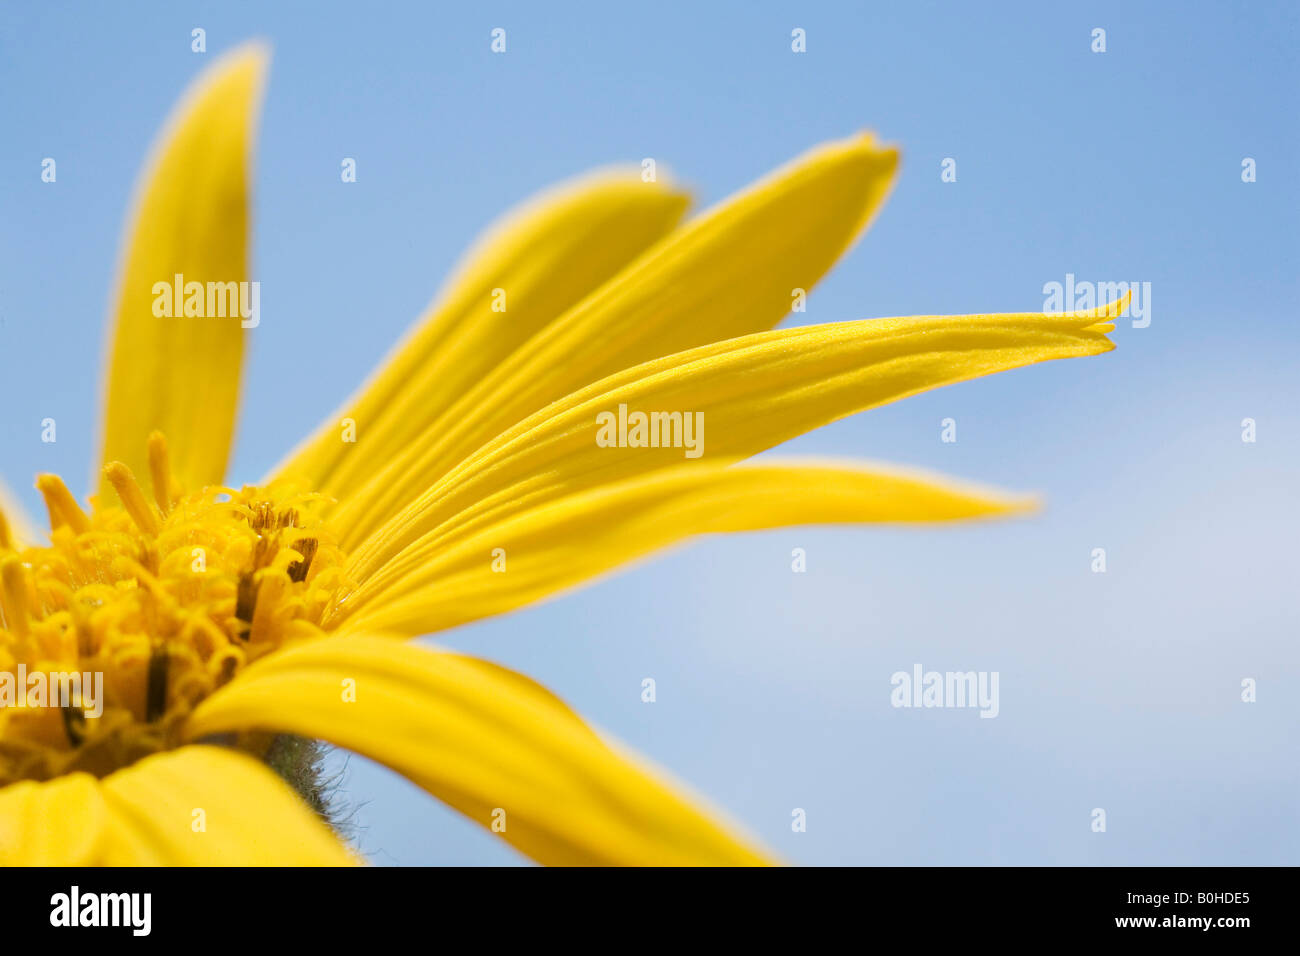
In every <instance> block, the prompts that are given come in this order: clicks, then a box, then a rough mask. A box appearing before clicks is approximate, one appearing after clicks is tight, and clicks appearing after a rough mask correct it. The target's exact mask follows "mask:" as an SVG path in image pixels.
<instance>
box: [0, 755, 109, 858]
mask: <svg viewBox="0 0 1300 956" xmlns="http://www.w3.org/2000/svg"><path fill="white" fill-rule="evenodd" d="M108 821H109V812H108V808H107V807H106V806H105V805H104V801H103V799H102V798H101V796H100V793H99V781H97V780H96V779H95V778H94V777H92V776H90V775H89V774H84V773H77V774H71V775H69V776H66V777H59V778H58V779H56V780H51V781H50V782H48V783H33V782H31V781H23V782H22V783H15V784H10V785H9V786H7V787H5V788H4V789H0V866H93V865H95V864H97V863H99V862H100V847H101V845H102V844H103V842H104V841H105V839H106V837H107V832H108V830H109V826H108Z"/></svg>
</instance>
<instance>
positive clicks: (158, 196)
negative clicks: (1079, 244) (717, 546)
mask: <svg viewBox="0 0 1300 956" xmlns="http://www.w3.org/2000/svg"><path fill="white" fill-rule="evenodd" d="M265 63H266V54H265V51H263V50H262V49H261V48H260V47H258V46H248V47H244V48H241V49H239V50H237V51H235V52H234V53H232V54H230V55H228V56H227V57H226V58H224V59H223V60H222V61H221V62H220V63H219V64H217V65H216V66H214V67H213V68H212V69H211V70H210V71H209V72H208V74H207V75H205V76H204V77H203V78H202V79H201V80H200V81H199V82H198V84H197V85H196V87H195V89H194V91H193V92H192V93H191V95H190V96H189V97H188V98H187V100H186V101H185V102H184V103H183V104H182V106H181V107H180V108H179V109H178V112H177V114H176V117H175V119H174V120H173V121H172V123H171V124H170V126H169V128H168V129H167V131H166V132H165V133H164V134H163V136H162V139H161V141H160V145H159V147H158V151H157V153H156V154H155V157H154V159H153V161H152V162H151V164H150V167H149V169H148V171H147V172H146V175H145V178H144V181H143V187H142V191H141V194H140V197H139V199H138V202H137V209H136V215H135V220H134V222H133V224H132V226H131V228H130V230H129V232H128V237H127V243H126V255H125V258H124V260H123V266H122V277H121V283H120V286H119V289H118V293H117V298H116V304H115V308H114V311H113V315H112V322H113V326H112V338H111V351H110V357H109V363H108V380H107V387H106V395H105V403H104V415H103V422H104V425H103V443H102V445H103V453H102V455H101V457H100V461H99V463H98V464H97V466H96V477H95V492H94V494H92V495H91V498H90V505H89V507H88V508H86V507H83V505H82V504H81V503H80V502H78V500H77V499H76V497H75V496H74V495H73V494H72V493H71V492H70V491H69V490H68V488H67V486H66V485H65V484H64V482H63V481H62V480H61V479H59V478H58V477H56V476H53V475H42V476H40V477H39V478H38V480H37V486H38V488H39V489H40V491H41V493H42V495H43V496H44V499H45V502H46V506H47V510H48V512H49V524H50V533H49V535H48V539H46V540H41V539H39V537H38V536H37V535H35V533H34V532H32V531H31V530H30V525H29V523H27V522H24V521H22V520H21V516H20V515H19V514H18V513H17V512H16V510H15V509H13V508H12V506H6V509H5V510H6V511H7V516H6V514H5V513H0V612H2V613H3V629H0V704H3V706H0V860H2V861H4V862H9V863H14V862H17V863H40V862H57V863H64V864H78V863H119V864H120V863H227V862H233V863H326V864H330V863H346V862H350V861H351V860H352V859H353V857H352V855H351V854H350V852H349V851H348V850H347V849H345V847H344V846H343V845H342V843H341V842H340V841H339V840H338V839H337V838H336V837H335V836H334V835H333V834H332V833H331V832H330V830H329V828H328V827H327V826H326V824H325V823H324V822H322V820H321V819H319V817H318V815H317V814H315V813H314V812H313V811H312V809H310V808H309V806H308V805H307V804H306V803H304V802H303V800H302V799H301V798H300V795H299V794H296V793H295V792H294V791H293V789H292V788H291V787H290V786H288V785H287V784H286V783H285V782H284V780H282V779H281V777H280V776H277V775H276V774H275V773H274V772H273V771H272V770H271V769H269V768H268V766H267V763H268V760H269V757H270V755H271V754H272V753H273V752H275V748H274V742H275V741H277V740H280V739H283V738H284V737H285V736H286V735H291V736H295V737H304V738H309V739H320V740H324V741H328V742H330V743H332V744H335V745H337V746H340V747H344V748H348V749H351V750H355V751H357V752H359V753H362V754H365V755H367V756H369V757H371V758H373V759H375V760H377V761H379V762H381V763H384V764H386V765H387V766H389V767H391V768H393V769H395V770H397V771H399V772H401V773H403V774H405V775H406V776H407V777H409V778H410V779H411V780H413V781H415V782H416V783H417V784H419V785H420V786H422V787H424V788H425V789H426V790H428V791H429V792H430V793H432V794H434V795H435V796H437V797H439V798H440V799H442V800H444V801H445V802H447V803H448V804H450V805H451V806H453V807H455V808H456V809H458V810H460V811H461V812H463V813H465V814H466V815H468V816H469V817H471V818H472V819H474V820H476V821H477V822H479V823H481V824H482V825H484V826H486V827H489V828H491V829H492V830H493V832H496V833H498V834H499V835H500V836H501V837H502V838H503V839H505V840H507V841H509V842H511V843H512V844H513V845H514V846H515V847H517V848H518V849H519V850H521V851H522V852H524V853H526V854H528V855H529V856H531V857H533V858H534V859H537V860H539V861H542V862H548V863H673V864H680V863H757V862H764V861H765V860H767V859H769V856H768V855H767V854H766V853H765V852H764V851H763V850H762V849H761V848H759V847H758V846H757V845H756V844H755V843H754V841H753V840H751V839H749V838H748V837H746V836H744V835H743V834H741V833H740V831H739V830H737V829H736V828H735V827H734V826H732V825H730V824H726V823H723V822H721V819H720V817H719V815H718V814H717V813H715V812H713V811H709V810H706V809H703V807H702V804H701V803H700V801H699V800H698V799H697V798H694V797H689V796H686V795H685V792H684V790H683V789H682V788H681V787H680V786H679V785H677V784H674V783H671V782H669V781H668V780H667V778H666V777H665V776H664V775H663V774H662V773H661V772H659V771H656V770H653V769H652V768H650V767H648V766H647V765H646V764H645V763H644V762H642V761H641V760H639V759H638V758H635V757H633V756H631V755H630V754H628V753H627V752H626V751H624V750H623V749H621V748H619V747H618V746H616V745H615V744H613V743H611V742H610V741H608V740H607V739H605V738H604V737H602V736H601V735H600V734H598V733H597V732H596V731H594V730H593V729H592V728H591V727H590V726H589V725H588V724H586V723H585V722H584V721H583V720H582V719H581V718H579V717H578V716H577V715H576V714H574V713H573V712H572V711H571V710H570V709H569V708H568V707H567V706H566V705H564V704H563V703H562V702H561V701H559V700H558V699H557V698H555V697H554V696H553V695H552V694H550V693H549V692H548V691H546V690H545V689H543V688H542V687H540V686H538V685H537V684H535V683H533V682H532V681H530V680H528V679H527V678H526V677H523V676H522V675H519V674H516V673H514V672H511V671H509V670H507V669H505V668H503V667H500V666H498V665H496V664H492V663H489V662H488V661H486V660H482V659H479V658H476V657H473V656H469V655H466V654H460V653H451V652H449V651H444V650H438V649H435V648H429V647H420V646H415V645H413V644H411V643H407V642H406V641H405V640H404V639H406V638H411V637H416V636H420V635H425V634H431V633H436V632H438V631H441V630H445V629H447V628H450V627H453V626H456V625H459V624H462V623H466V622H468V621H472V620H476V619H478V618H482V617H486V616H490V615H494V614H500V613H503V612H506V611H510V610H513V609H515V608H518V607H521V606H524V605H526V604H529V603H531V602H534V601H537V600H541V599H544V598H546V597H548V596H551V595H554V594H556V593H558V592H561V591H564V590H566V589H568V588H571V587H573V586H576V585H579V584H581V583H583V582H586V581H589V580H591V579H593V578H595V577H597V576H599V575H601V574H604V573H606V572H609V571H612V570H614V569H616V568H617V567H619V566H620V565H623V564H625V563H627V562H629V561H632V560H634V559H637V558H640V557H643V556H646V555H648V554H651V553H653V552H655V551H657V550H660V549H662V548H665V547H667V546H670V545H672V544H674V543H676V542H678V541H681V540H682V539H684V538H686V537H689V536H691V535H697V534H702V533H711V532H732V531H746V530H755V529H762V528H772V527H778V526H784V525H797V524H808V523H875V522H931V521H950V520H958V519H967V518H979V517H993V516H1002V515H1010V514H1015V513H1018V512H1021V511H1024V510H1026V509H1027V508H1029V507H1031V506H1032V502H1030V501H1028V500H1026V499H1024V498H1020V497H1014V496H1008V495H1003V494H999V493H996V492H992V491H988V490H984V489H979V488H974V487H971V486H967V485H964V484H960V483H956V482H952V481H948V480H943V479H938V478H935V477H933V476H928V475H924V474H920V473H915V472H909V471H905V470H899V469H895V468H888V467H883V466H874V465H865V464H836V463H830V462H779V461H766V462H764V463H762V464H753V465H750V464H743V463H742V462H743V461H744V459H747V458H749V457H751V456H753V455H754V454H756V453H758V452H760V451H763V450H765V449H768V448H771V447H773V446H775V445H777V444H779V443H781V442H783V441H785V440H786V439H789V438H792V437H794V436H796V435H799V434H801V433H803V432H806V431H809V430H811V429H813V428H816V427H818V426H820V425H822V424H825V423H828V422H831V421H834V420H836V419H838V418H842V417H844V416H846V415H850V414H853V413H855V412H858V411H861V410H863V409H866V408H871V407H874V406H877V405H881V404H884V403H887V402H891V401H895V400H897V399H900V398H904V397H906V396H908V395H912V394H915V393H917V392H920V391H924V390H926V389H930V388H935V387H938V386H941V385H945V384H949V383H952V382H958V381H963V380H966V379H970V378H974V377H977V376H980V375H985V374H989V373H992V372H997V371H1001V370H1004V369H1010V368H1014V367H1017V366H1021V365H1027V364H1030V363H1033V362H1040V361H1045V360H1048V359H1055V358H1066V357H1072V356H1086V355H1096V354H1099V353H1101V352H1105V351H1107V350H1109V349H1110V348H1111V347H1112V346H1111V343H1110V342H1109V340H1108V339H1107V338H1106V335H1105V333H1106V332H1107V331H1109V330H1110V329H1111V328H1112V326H1111V324H1110V322H1109V321H1108V319H1109V318H1110V317H1112V316H1114V315H1116V314H1118V309H1119V308H1120V307H1122V304H1112V305H1111V306H1110V307H1108V308H1107V309H1103V310H1097V311H1094V312H1087V313H1067V314H1062V315H1043V314H1041V313H1020V314H1004V315H966V316H919V317H917V316H914V317H907V318H893V319H878V320H859V321H849V322H842V323H837V324H832V325H820V326H806V327H800V328H790V329H784V330H774V326H775V325H776V324H777V323H778V322H779V321H780V320H781V319H782V318H783V317H784V316H785V315H786V313H787V312H788V311H789V309H790V306H791V303H792V301H793V299H792V297H796V298H797V296H798V295H800V294H803V293H806V291H807V290H808V289H810V288H811V287H812V286H813V285H814V284H815V283H816V282H817V281H818V279H820V278H821V276H822V275H823V274H825V272H826V271H827V270H828V269H829V268H830V267H831V266H832V264H833V263H834V262H835V260H836V259H837V258H838V257H839V256H840V255H841V254H842V253H843V252H844V251H845V249H846V248H847V247H848V246H849V245H850V244H851V243H852V242H853V241H854V239H855V238H856V237H857V236H858V235H859V234H860V233H861V231H862V230H863V229H864V228H865V226H866V224H867V223H868V222H869V221H870V219H871V218H872V216H873V215H874V213H875V212H876V210H877V209H878V208H879V206H880V204H881V203H882V202H883V200H884V199H885V197H886V195H887V194H888V191H889V188H890V185H891V183H892V181H893V177H894V173H895V169H896V166H897V161H898V156H897V153H896V151H895V150H894V149H892V148H890V147H888V146H882V145H880V144H878V143H877V142H876V141H875V140H874V139H873V138H872V137H870V136H865V135H863V136H857V137H853V138H851V139H848V140H845V141H842V142H836V143H830V144H827V145H825V146H822V147H820V148H818V149H815V150H813V151H812V152H809V153H807V154H805V155H804V156H802V157H800V158H799V159H797V160H796V161H794V162H793V163H791V164H790V165H789V166H787V167H785V168H783V169H781V170H778V171H777V172H776V173H774V174H772V175H771V176H769V177H768V178H766V179H764V180H762V181H761V182H759V183H757V184H755V185H754V186H752V187H750V188H749V189H748V190H746V191H744V192H742V193H740V194H739V195H737V196H735V197H733V198H731V199H730V200H728V201H727V202H725V203H723V204H721V205H720V206H718V207H716V208H714V209H712V210H710V211H708V212H706V213H704V214H703V215H701V216H699V217H697V218H695V219H693V220H690V221H687V222H685V223H684V224H683V223H682V221H681V220H682V216H683V215H684V213H685V210H686V207H687V203H688V201H687V197H686V196H685V195H684V194H683V193H682V192H681V191H679V190H678V189H676V188H675V187H673V186H672V185H671V184H668V183H664V182H657V181H652V182H645V181H642V179H641V177H640V176H639V175H637V174H636V173H634V172H630V171H627V170H604V171H601V172H597V173H594V174H591V175H588V176H585V177H582V178H580V179H578V180H575V181H573V182H571V183H568V184H566V185H564V186H562V187H560V188H557V189H555V190H552V191H550V192H547V193H545V194H543V195H542V196H540V197H539V198H538V199H536V200H535V201H533V202H532V203H530V204H528V205H526V206H525V207H523V208H521V209H520V210H519V211H517V212H516V213H515V214H513V215H512V216H510V217H508V219H507V220H505V221H504V222H503V223H502V224H501V225H499V226H498V227H496V228H495V229H494V230H492V231H491V232H490V233H489V234H488V235H487V237H486V238H485V239H484V240H482V241H481V242H480V243H479V244H478V246H476V247H475V249H474V250H473V251H472V252H471V254H470V255H469V257H468V258H467V260H466V262H465V263H464V265H463V266H462V267H461V269H460V270H459V272H458V273H457V274H456V275H455V276H454V277H453V279H452V280H451V282H450V283H449V284H448V286H447V288H446V289H445V291H444V292H443V293H442V295H441V296H440V297H439V299H438V300H437V301H436V302H435V304H434V305H433V306H431V307H430V309H429V311H428V313H427V314H426V315H425V316H423V317H422V318H421V319H420V320H419V321H418V322H417V324H416V325H415V327H414V329H413V331H412V332H411V334H410V335H409V336H408V338H407V339H406V340H405V341H404V342H403V343H402V344H401V346H400V347H399V348H398V349H397V350H396V351H395V352H394V353H393V354H392V356H391V357H390V358H389V359H388V360H387V362H386V363H385V365H384V366H383V367H382V368H381V369H380V370H379V372H378V373H377V374H376V375H375V376H374V378H373V379H372V380H371V381H370V382H369V383H367V384H366V385H365V386H364V387H363V388H362V389H361V390H360V391H359V392H358V393H357V394H356V395H355V396H354V397H353V398H351V399H350V400H348V401H347V402H346V403H345V404H344V406H343V407H342V408H341V409H340V410H339V412H338V413H337V414H335V415H334V416H331V417H330V418H329V419H327V420H326V421H325V423H324V424H323V425H322V426H321V427H320V429H319V430H318V431H317V432H316V433H315V434H313V435H312V436H310V437H309V438H308V439H307V440H306V441H304V442H303V443H302V444H300V445H299V446H298V447H297V448H296V449H295V450H294V451H293V452H291V453H290V454H289V455H288V456H287V457H286V459H285V460H284V461H283V462H282V463H281V464H280V465H279V466H278V467H277V468H276V469H275V470H274V471H273V473H272V474H271V475H269V476H268V477H266V478H265V479H263V480H262V481H260V482H258V483H257V484H254V485H238V486H236V485H226V484H225V481H226V475H225V469H226V462H227V457H228V452H229V448H230V442H231V438H232V435H233V431H234V423H235V417H236V406H237V400H238V394H239V381H240V367H241V362H242V357H243V353H244V350H245V347H246V345H247V342H248V340H249V338H250V337H251V336H253V335H255V334H256V332H255V331H254V330H255V329H256V327H257V325H258V324H259V322H260V314H259V312H258V307H257V305H256V299H255V296H256V286H255V284H254V285H253V287H252V288H253V296H250V295H249V294H248V290H249V286H250V280H249V273H248V261H247V260H248V191H249V178H250V176H249V152H250V144H251V141H252V135H253V118H254V114H255V112H256V106H257V100H258V97H259V91H260V88H261V83H262V77H263V73H264V70H265ZM269 418H270V416H269V415H268V414H265V413H264V414H260V415H258V416H256V418H255V423H256V424H259V425H260V424H262V423H264V422H265V421H267V420H268V419H269ZM706 436H707V437H706ZM688 452H694V453H688ZM18 674H24V675H26V679H25V681H24V682H23V686H22V687H21V688H19V687H18V685H17V681H16V677H15V675H18ZM5 675H9V676H10V677H15V679H14V680H11V681H10V683H9V687H10V690H11V694H10V697H9V698H6V697H5V696H4V687H5V684H4V681H3V677H4V676H5ZM74 677H75V678H76V680H75V681H74V679H73V678H74ZM96 681H100V682H101V683H99V684H97V683H96ZM33 682H34V683H35V685H39V686H40V687H42V688H44V691H43V693H42V694H41V700H40V701H36V700H35V699H34V698H33V696H32V694H31V693H30V689H31V687H32V686H33ZM269 762H271V763H274V762H275V761H274V760H270V761H269ZM200 824H201V825H200Z"/></svg>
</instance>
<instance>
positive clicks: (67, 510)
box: [36, 475, 90, 534]
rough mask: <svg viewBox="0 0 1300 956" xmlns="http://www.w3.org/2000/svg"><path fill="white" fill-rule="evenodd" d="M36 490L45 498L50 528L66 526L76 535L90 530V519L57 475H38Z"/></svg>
mask: <svg viewBox="0 0 1300 956" xmlns="http://www.w3.org/2000/svg"><path fill="white" fill-rule="evenodd" d="M36 489H37V490H38V491H39V492H40V493H41V495H42V497H44V498H45V510H46V511H48V512H49V514H50V528H51V529H58V528H61V527H63V526H64V525H67V526H68V527H70V528H72V530H73V531H75V532H76V533H77V534H85V533H86V532H87V531H89V530H90V518H88V517H87V516H86V513H85V512H84V511H82V510H81V505H79V504H77V499H76V498H74V497H72V492H70V491H69V490H68V486H67V485H65V484H64V483H63V479H62V478H60V477H59V476H58V475H39V476H37V478H36Z"/></svg>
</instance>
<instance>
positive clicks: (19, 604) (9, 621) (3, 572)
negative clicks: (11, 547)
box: [0, 556, 28, 638]
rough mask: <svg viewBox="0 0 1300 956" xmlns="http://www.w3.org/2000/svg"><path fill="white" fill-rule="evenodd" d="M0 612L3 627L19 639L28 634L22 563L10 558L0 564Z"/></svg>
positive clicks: (25, 577) (25, 590)
mask: <svg viewBox="0 0 1300 956" xmlns="http://www.w3.org/2000/svg"><path fill="white" fill-rule="evenodd" d="M0 610H3V611H4V624H5V627H6V628H8V629H9V630H10V631H12V632H13V633H14V634H15V635H17V636H18V637H19V638H25V637H26V636H27V632H28V621H27V574H26V572H25V571H24V570H23V566H22V563H21V562H20V561H19V560H18V559H17V558H15V557H13V556H10V557H7V558H5V559H4V561H2V562H0Z"/></svg>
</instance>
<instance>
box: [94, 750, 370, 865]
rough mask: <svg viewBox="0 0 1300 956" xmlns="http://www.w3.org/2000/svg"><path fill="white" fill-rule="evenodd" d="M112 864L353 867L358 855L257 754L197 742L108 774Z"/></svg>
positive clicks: (107, 857)
mask: <svg viewBox="0 0 1300 956" xmlns="http://www.w3.org/2000/svg"><path fill="white" fill-rule="evenodd" d="M100 789H101V793H102V795H103V799H104V801H105V803H106V805H107V806H108V807H109V808H110V810H111V813H112V816H113V825H112V827H111V832H110V835H109V837H108V838H107V839H106V840H105V845H104V847H103V859H102V860H101V861H100V862H102V863H104V864H105V865H108V866H137V865H162V866H347V865H350V864H352V863H355V862H356V859H355V858H354V857H353V856H352V855H351V854H349V853H348V851H347V850H346V849H345V848H344V847H343V845H342V844H341V843H340V842H339V841H338V839H337V838H336V837H335V836H334V835H333V834H332V833H331V832H330V830H329V828H328V827H327V826H326V825H325V824H324V823H322V822H321V820H320V818H319V817H317V816H316V814H315V813H314V812H313V811H312V810H311V809H310V808H308V806H307V805H306V804H305V803H303V802H302V801H301V800H300V799H299V798H298V796H297V795H296V794H294V792H293V791H292V790H290V789H289V787H288V785H287V784H285V783H284V782H283V781H282V780H280V778H279V777H277V776H276V775H275V773H274V772H273V771H271V770H270V769H269V768H267V767H266V766H264V765H262V764H260V763H258V762H257V761H256V760H254V759H253V758H251V757H248V756H246V755H244V754H241V753H237V752H236V751H233V750H228V749H226V748H223V747H210V746H201V745H200V746H190V747H182V748H181V749H180V750H173V751H168V752H166V753H161V754H158V755H156V756H153V757H148V758H146V759H144V760H142V761H140V762H139V763H137V764H133V765H131V766H130V767H127V768H126V769H125V770H120V771H118V772H117V773H114V774H112V775H111V776H109V777H107V778H106V779H105V780H104V781H103V782H102V784H101V788H100Z"/></svg>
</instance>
